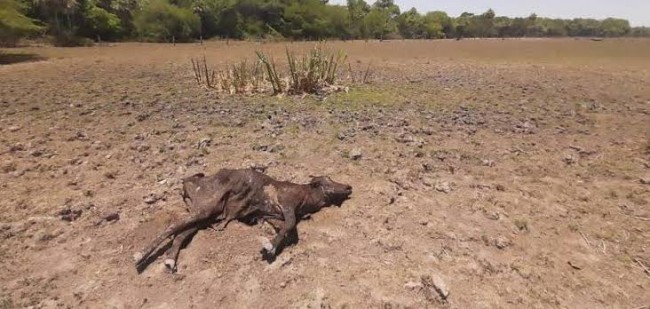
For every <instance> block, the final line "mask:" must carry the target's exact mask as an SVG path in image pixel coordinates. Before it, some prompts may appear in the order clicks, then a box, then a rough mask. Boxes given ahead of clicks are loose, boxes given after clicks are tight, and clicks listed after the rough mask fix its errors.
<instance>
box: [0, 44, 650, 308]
mask: <svg viewBox="0 0 650 309" xmlns="http://www.w3.org/2000/svg"><path fill="white" fill-rule="evenodd" d="M331 45H332V46H333V47H335V48H342V49H344V50H346V51H347V53H348V54H349V55H350V62H351V63H352V64H353V65H356V66H359V67H361V66H363V65H365V64H367V63H369V62H373V63H374V66H375V68H376V69H375V71H376V73H375V80H374V82H373V83H372V84H371V85H367V86H363V87H360V88H355V89H353V90H352V91H351V92H350V93H347V94H345V93H339V94H335V95H332V96H330V97H328V98H326V99H325V100H321V99H318V98H311V97H307V98H303V99H300V98H287V97H285V98H276V97H261V96H258V97H231V96H222V95H217V94H215V93H213V92H210V91H208V90H206V89H203V88H200V87H198V86H197V85H196V84H195V83H194V81H193V80H192V78H191V74H192V73H191V66H190V63H189V59H190V57H192V56H200V55H202V54H203V53H205V54H206V55H207V57H208V59H209V61H210V62H212V63H215V64H216V63H226V62H227V61H231V60H234V59H239V58H241V57H243V56H247V57H248V56H253V51H254V50H255V49H265V50H269V51H271V52H275V53H277V54H278V56H280V55H282V52H283V49H284V46H285V45H284V44H266V45H258V44H253V43H232V44H231V45H230V46H226V44H225V43H209V44H207V45H206V46H198V45H194V44H192V45H177V46H171V45H147V44H144V45H143V44H137V43H130V44H119V45H117V46H112V47H96V48H78V49H59V48H33V49H29V50H28V51H30V52H35V53H38V54H40V55H44V56H46V57H48V60H46V61H41V62H31V63H21V64H13V65H6V66H0V164H1V165H0V168H1V169H0V193H1V195H2V199H1V200H0V261H1V263H0V308H13V307H29V306H32V307H37V308H55V307H68V308H70V307H74V308H78V307H79V308H85V307H87V308H141V307H142V308H292V307H303V308H330V307H331V308H362V307H373V308H374V307H381V308H423V307H431V308H437V307H440V308H504V307H505V308H648V307H647V306H648V305H650V273H649V270H648V268H649V267H650V185H649V184H648V182H650V41H648V40H609V41H604V42H592V41H589V40H506V41H500V40H485V41H481V40H469V41H460V42H456V41H435V42H409V41H406V42H382V43H380V42H368V43H365V42H347V43H343V42H337V43H331ZM291 46H292V47H293V48H306V47H310V46H313V44H293V45H291ZM358 152H360V155H361V158H357V157H356V155H358V154H359V153H358ZM351 154H354V155H355V156H352V155H351ZM353 157H354V158H356V160H355V159H354V158H353ZM251 165H257V166H260V167H266V168H267V173H268V174H270V175H272V176H274V177H277V178H279V179H284V180H292V181H296V182H306V181H307V180H308V175H310V174H327V175H330V176H332V178H333V179H335V180H338V181H342V182H347V183H350V184H351V185H353V187H354V194H353V197H352V199H351V200H349V201H348V202H346V203H345V204H344V205H343V207H341V208H329V209H325V210H323V211H321V212H320V213H318V214H316V215H315V216H313V217H312V219H310V220H307V221H303V222H301V223H300V224H299V225H298V231H299V234H300V238H301V239H300V242H299V243H298V244H297V245H295V246H292V247H289V248H287V249H286V250H285V251H284V252H283V253H282V255H280V256H279V258H278V259H277V261H276V262H275V263H273V264H271V265H269V264H267V263H266V262H265V261H263V260H262V259H261V255H260V254H259V250H260V248H261V247H260V246H261V244H260V242H259V240H258V236H265V235H268V233H269V231H268V229H266V228H264V227H260V226H253V227H249V226H246V225H243V224H231V225H230V226H229V227H228V228H227V229H226V230H225V231H223V232H217V231H214V230H210V229H208V230H203V231H201V232H199V233H198V235H197V236H196V237H194V240H193V241H192V242H191V243H190V244H189V246H188V247H187V248H186V249H185V250H184V251H182V252H181V256H180V260H179V264H180V265H179V272H178V273H177V274H169V273H167V272H166V271H165V268H164V266H163V265H162V261H161V260H160V259H159V260H158V261H156V262H154V263H153V264H151V265H150V266H149V268H148V269H147V270H145V271H144V272H143V273H142V274H137V272H136V270H135V268H134V265H133V262H132V254H133V253H134V252H135V251H137V250H139V249H140V248H141V247H142V246H143V245H145V243H147V242H148V241H149V240H150V239H152V238H153V237H154V236H155V235H156V234H157V233H159V232H160V231H162V230H163V229H164V228H165V226H166V225H167V224H168V223H169V222H170V221H171V220H173V219H174V218H179V217H182V216H184V215H185V208H184V205H183V203H182V201H181V198H180V196H179V194H178V190H179V189H180V183H179V181H180V179H181V178H183V177H185V176H188V175H191V174H193V173H195V172H200V171H203V172H207V173H212V172H215V171H217V170H218V169H220V168H223V167H247V166H251ZM112 213H117V214H119V220H111V221H110V222H106V220H104V221H102V220H101V219H102V218H103V217H104V216H106V215H107V214H112ZM77 216H78V218H75V217H77ZM63 219H68V220H71V221H67V220H63ZM72 219H74V220H72ZM112 219H114V218H112ZM427 276H430V277H431V278H433V279H434V280H433V281H434V282H435V285H436V286H437V287H438V288H439V287H440V286H441V285H442V284H441V283H440V281H442V282H443V283H444V285H445V288H446V289H447V290H448V292H449V295H448V298H447V300H446V301H443V300H442V299H441V297H440V296H439V294H440V293H437V291H435V288H434V287H432V286H431V285H430V280H428V279H427V278H428V277H427ZM423 277H424V278H425V280H422V278H423ZM423 283H424V284H423Z"/></svg>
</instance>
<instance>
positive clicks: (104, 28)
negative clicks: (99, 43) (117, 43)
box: [79, 4, 122, 40]
mask: <svg viewBox="0 0 650 309" xmlns="http://www.w3.org/2000/svg"><path fill="white" fill-rule="evenodd" d="M83 19H84V21H83V25H84V26H83V27H82V28H81V29H80V33H79V34H80V35H83V36H86V37H88V38H91V39H94V38H100V39H103V40H116V39H117V38H118V37H119V35H120V34H121V32H122V24H121V21H120V18H119V17H117V15H115V14H113V13H110V12H108V11H106V10H105V9H103V8H100V7H98V6H96V5H94V4H89V5H88V7H87V8H84V13H83Z"/></svg>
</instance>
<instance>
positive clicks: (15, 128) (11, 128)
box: [9, 126, 21, 132]
mask: <svg viewBox="0 0 650 309" xmlns="http://www.w3.org/2000/svg"><path fill="white" fill-rule="evenodd" d="M20 129H21V127H19V126H11V127H9V132H16V131H18V130H20Z"/></svg>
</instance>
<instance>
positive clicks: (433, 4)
mask: <svg viewBox="0 0 650 309" xmlns="http://www.w3.org/2000/svg"><path fill="white" fill-rule="evenodd" d="M366 2H368V3H371V4H372V3H374V0H366ZM330 3H333V4H345V3H346V0H330ZM395 3H396V4H397V5H399V7H400V8H401V9H402V11H406V10H409V9H410V8H412V7H415V8H416V9H418V11H420V12H428V11H435V10H441V11H445V12H447V13H449V15H450V16H458V15H460V14H461V13H462V12H471V13H483V12H485V11H487V10H488V9H490V8H491V9H493V10H494V12H495V13H496V14H497V16H504V15H505V16H521V17H523V16H528V15H530V14H531V13H536V14H537V15H538V16H541V17H558V18H574V17H591V18H598V19H602V18H607V17H620V18H625V19H627V20H629V21H630V23H631V24H632V26H650V0H618V1H612V0H488V1H486V0H465V1H462V0H460V1H459V0H446V1H436V0H395Z"/></svg>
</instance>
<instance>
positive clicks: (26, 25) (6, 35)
mask: <svg viewBox="0 0 650 309" xmlns="http://www.w3.org/2000/svg"><path fill="white" fill-rule="evenodd" d="M22 9H23V7H22V5H21V4H20V3H19V2H17V1H15V0H0V46H15V45H16V44H17V43H18V41H19V40H20V39H21V38H23V37H26V36H28V35H32V34H35V33H38V32H39V31H41V30H42V29H43V27H42V26H40V25H38V24H37V23H36V21H35V20H34V19H31V18H29V17H27V16H25V15H23V14H22V13H21V10H22Z"/></svg>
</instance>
